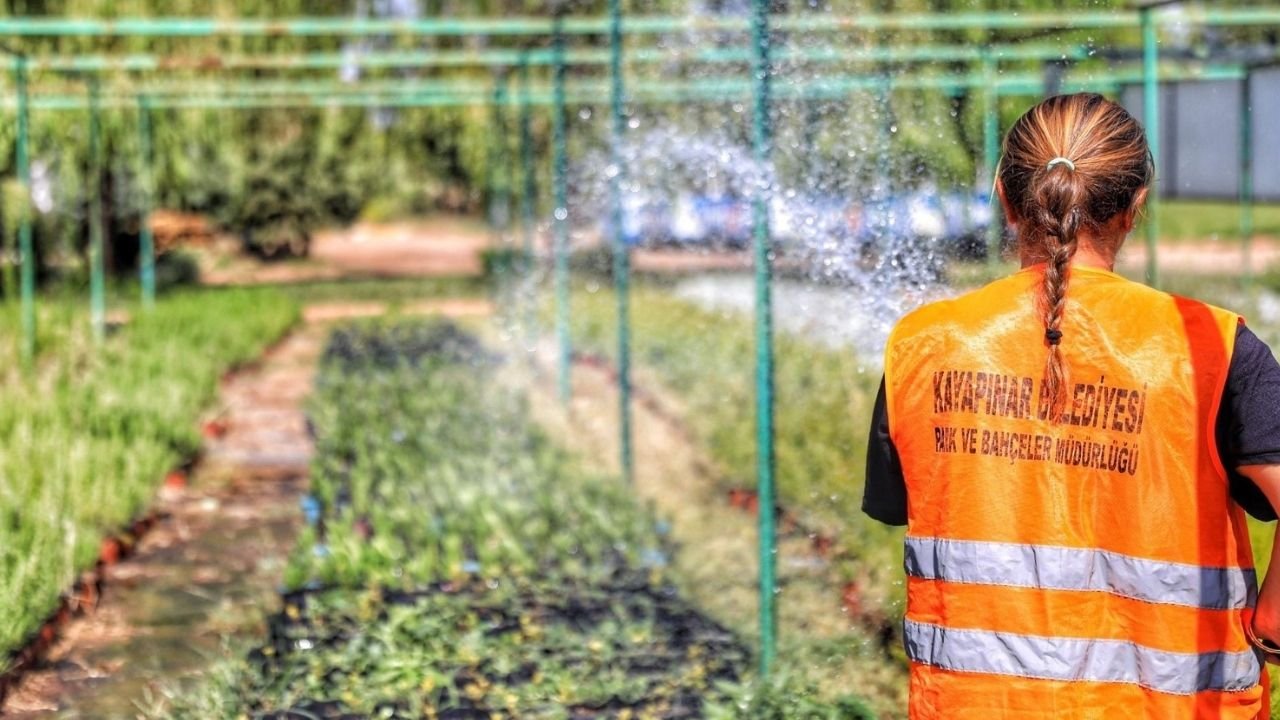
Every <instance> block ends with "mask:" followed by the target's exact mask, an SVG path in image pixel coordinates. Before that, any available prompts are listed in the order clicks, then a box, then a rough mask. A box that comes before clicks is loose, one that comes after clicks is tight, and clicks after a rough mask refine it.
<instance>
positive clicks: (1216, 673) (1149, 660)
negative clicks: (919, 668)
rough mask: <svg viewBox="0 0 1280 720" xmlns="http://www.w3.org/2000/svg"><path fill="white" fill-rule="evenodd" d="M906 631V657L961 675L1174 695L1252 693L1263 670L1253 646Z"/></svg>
mask: <svg viewBox="0 0 1280 720" xmlns="http://www.w3.org/2000/svg"><path fill="white" fill-rule="evenodd" d="M904 629H905V632H904V636H905V637H906V645H907V656H908V657H910V658H911V659H912V660H914V661H915V662H919V663H924V664H926V665H932V666H935V667H939V668H943V669H945V670H953V671H957V672H975V673H990V674H995V675H1014V676H1018V677H1029V678H1038V679H1043V680H1062V681H1068V682H1071V681H1084V682H1114V683H1128V684H1132V685H1140V686H1142V687H1144V688H1148V689H1150V690H1155V691H1157V692H1163V693H1170V694H1173V695H1191V694H1193V693H1197V692H1202V691H1205V690H1224V691H1228V692H1234V691H1240V690H1247V689H1249V688H1251V687H1254V686H1255V685H1257V684H1258V680H1259V673H1261V672H1262V665H1261V664H1260V663H1259V661H1258V657H1257V656H1256V655H1255V654H1254V653H1253V651H1251V650H1245V651H1243V652H1236V653H1227V652H1208V653H1175V652H1166V651H1163V650H1155V649H1152V648H1149V647H1146V646H1144V645H1138V644H1136V643H1132V642H1129V641H1127V640H1095V639H1085V638H1060V637H1038V636H1035V635H1017V634H1014V633H1002V632H990V631H986V630H959V629H955V628H944V627H941V626H939V625H931V624H929V623H920V622H914V621H912V620H907V621H905V628H904Z"/></svg>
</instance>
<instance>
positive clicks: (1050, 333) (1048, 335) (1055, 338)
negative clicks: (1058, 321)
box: [1044, 328, 1062, 345]
mask: <svg viewBox="0 0 1280 720" xmlns="http://www.w3.org/2000/svg"><path fill="white" fill-rule="evenodd" d="M1044 339H1045V342H1047V343H1049V344H1050V345H1057V344H1058V343H1060V342H1062V331H1061V330H1051V329H1049V328H1045V331H1044Z"/></svg>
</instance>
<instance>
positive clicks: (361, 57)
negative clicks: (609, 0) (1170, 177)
mask: <svg viewBox="0 0 1280 720" xmlns="http://www.w3.org/2000/svg"><path fill="white" fill-rule="evenodd" d="M987 52H988V53H989V54H990V55H991V56H992V57H994V58H995V59H996V60H1057V59H1062V60H1086V59H1088V58H1089V57H1090V56H1091V55H1092V53H1093V51H1092V50H1091V49H1090V48H1088V47H1085V46H1081V45H1062V44H1018V45H1013V44H1008V45H994V46H990V47H989V48H988V49H987ZM982 56H983V48H981V47H978V46H973V45H908V46H900V47H892V46H888V47H886V46H876V47H869V48H842V47H811V48H784V49H779V50H777V51H775V52H774V53H773V58H774V61H775V62H776V63H790V62H811V63H840V62H875V63H882V62H960V61H966V60H969V61H977V60H981V59H982ZM522 60H527V62H528V64H529V65H534V66H538V65H540V66H549V65H551V64H552V57H551V51H549V50H543V49H538V50H528V51H525V50H513V49H505V48H492V49H486V50H413V51H380V52H369V53H360V54H356V55H350V54H347V53H339V52H328V53H323V52H322V53H301V54H280V55H228V56H221V55H216V54H209V55H145V54H141V55H119V56H115V55H47V56H43V57H31V58H30V59H29V67H30V68H31V69H33V70H54V71H63V72H67V71H71V72H104V71H128V72H156V71H166V70H213V71H220V70H251V69H256V70H336V69H340V68H345V67H353V66H354V67H361V68H413V67H440V68H445V67H485V66H487V67H515V66H517V65H519V64H520V62H521V61H522ZM565 60H566V63H567V64H568V65H575V66H581V65H600V66H603V65H607V64H608V63H609V51H608V50H607V49H594V48H582V49H577V50H570V51H568V52H566V53H565ZM750 61H751V50H750V49H748V48H714V47H713V48H697V49H688V50H667V49H662V48H637V49H635V50H631V51H630V52H628V54H627V62H628V64H660V63H673V62H675V63H679V62H705V63H744V64H745V63H748V62H750Z"/></svg>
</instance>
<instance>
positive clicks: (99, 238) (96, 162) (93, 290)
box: [85, 76, 107, 343]
mask: <svg viewBox="0 0 1280 720" xmlns="http://www.w3.org/2000/svg"><path fill="white" fill-rule="evenodd" d="M99 93H100V88H99V86H98V78H97V77H96V76H91V77H89V177H88V180H87V182H86V183H85V185H86V186H87V187H88V191H89V322H90V325H91V326H92V328H93V339H94V342H97V343H101V342H102V341H103V340H105V339H106V335H107V293H106V268H105V259H104V257H103V236H104V234H105V232H104V228H103V221H104V219H105V218H104V217H103V208H102V111H101V104H100V102H99Z"/></svg>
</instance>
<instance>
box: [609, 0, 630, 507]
mask: <svg viewBox="0 0 1280 720" xmlns="http://www.w3.org/2000/svg"><path fill="white" fill-rule="evenodd" d="M609 48H610V51H611V52H610V56H609V73H610V75H611V76H612V79H613V83H612V86H611V88H610V90H611V100H612V116H613V147H612V152H613V157H612V163H613V168H612V172H611V173H610V178H609V201H610V205H611V207H610V211H611V212H612V214H613V287H614V294H615V295H616V296H617V300H618V413H619V416H618V420H619V423H618V442H619V448H620V450H619V452H620V454H621V458H620V459H621V462H622V476H623V478H625V479H626V481H627V482H628V483H631V482H633V481H634V480H635V467H634V460H633V458H632V455H631V258H630V256H629V254H628V252H629V251H628V249H627V239H626V235H625V233H624V232H623V228H622V174H623V170H624V167H625V165H624V163H625V160H624V158H623V155H622V142H623V133H625V132H626V122H627V119H626V117H624V116H623V112H622V98H623V87H622V2H621V0H609Z"/></svg>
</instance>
